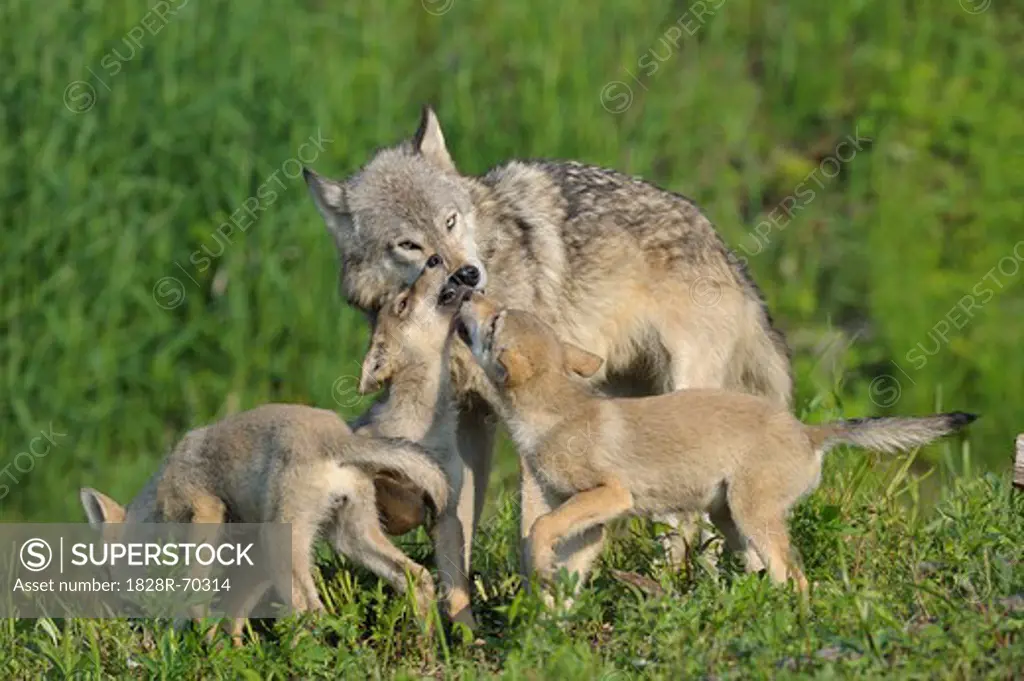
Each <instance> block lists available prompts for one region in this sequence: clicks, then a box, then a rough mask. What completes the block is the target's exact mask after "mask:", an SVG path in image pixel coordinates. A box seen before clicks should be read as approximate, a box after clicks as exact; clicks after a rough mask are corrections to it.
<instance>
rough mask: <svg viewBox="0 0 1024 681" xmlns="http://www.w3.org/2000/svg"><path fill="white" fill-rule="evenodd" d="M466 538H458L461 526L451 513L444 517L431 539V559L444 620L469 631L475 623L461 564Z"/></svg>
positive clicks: (466, 573) (466, 572)
mask: <svg viewBox="0 0 1024 681" xmlns="http://www.w3.org/2000/svg"><path fill="white" fill-rule="evenodd" d="M465 544H466V538H465V536H464V535H463V534H462V523H460V522H459V519H458V517H457V516H456V515H455V514H454V513H452V512H450V511H449V512H446V513H444V514H443V515H442V516H441V518H440V519H439V520H438V523H437V530H436V531H435V539H434V555H435V556H436V561H437V574H438V577H439V579H440V580H441V589H442V593H443V594H444V597H445V600H446V605H447V609H448V616H449V617H451V619H452V620H453V621H455V622H461V623H462V624H465V625H466V626H468V627H469V628H470V629H474V628H476V620H475V619H474V618H473V611H472V610H471V609H470V595H469V594H470V584H469V566H468V565H467V564H466V563H465V556H466V553H465Z"/></svg>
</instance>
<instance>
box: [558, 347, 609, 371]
mask: <svg viewBox="0 0 1024 681" xmlns="http://www.w3.org/2000/svg"><path fill="white" fill-rule="evenodd" d="M562 353H563V355H564V362H565V369H566V371H571V372H572V373H574V374H576V375H577V376H582V377H583V378H590V377H591V376H593V375H594V374H596V373H597V370H598V369H600V368H601V365H602V364H604V359H603V358H601V357H600V356H598V355H595V354H594V353H592V352H588V351H587V350H584V349H583V348H581V347H580V346H578V345H573V344H572V343H562Z"/></svg>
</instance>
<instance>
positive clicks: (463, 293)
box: [437, 278, 473, 307]
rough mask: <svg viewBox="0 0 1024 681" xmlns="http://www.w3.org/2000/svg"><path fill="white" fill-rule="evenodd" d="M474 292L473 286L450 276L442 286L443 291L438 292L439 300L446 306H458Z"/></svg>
mask: <svg viewBox="0 0 1024 681" xmlns="http://www.w3.org/2000/svg"><path fill="white" fill-rule="evenodd" d="M472 293H473V289H472V288H470V287H469V286H466V285H465V284H461V283H459V282H457V281H455V280H454V278H450V279H448V281H446V282H445V284H444V286H442V287H441V292H440V293H438V294H437V302H438V303H439V304H440V305H443V306H445V307H447V306H449V305H455V306H458V305H461V304H462V301H464V300H465V299H466V298H468V297H469V296H470V295H472Z"/></svg>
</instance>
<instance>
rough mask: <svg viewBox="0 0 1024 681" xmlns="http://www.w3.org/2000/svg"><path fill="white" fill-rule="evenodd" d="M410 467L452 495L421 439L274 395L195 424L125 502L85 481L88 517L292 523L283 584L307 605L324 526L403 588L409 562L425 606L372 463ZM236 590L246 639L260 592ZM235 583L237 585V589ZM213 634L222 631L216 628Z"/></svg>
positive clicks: (438, 504)
mask: <svg viewBox="0 0 1024 681" xmlns="http://www.w3.org/2000/svg"><path fill="white" fill-rule="evenodd" d="M383 473H387V474H390V475H393V476H396V477H398V478H408V479H410V480H415V481H416V483H417V484H418V485H419V486H420V487H421V488H422V489H423V490H424V491H425V493H426V495H427V498H428V501H429V503H430V504H432V505H433V506H434V507H435V508H436V510H437V511H438V512H441V511H442V510H443V509H445V508H446V507H447V506H448V498H449V492H448V481H447V479H446V477H445V475H444V472H443V471H442V470H441V469H440V468H438V466H437V465H436V464H435V463H434V462H433V461H432V460H431V458H430V457H429V456H427V455H426V453H425V452H424V451H423V449H422V448H421V447H419V446H418V445H416V444H414V443H411V442H406V441H403V440H394V439H385V438H376V437H369V436H365V435H354V434H352V432H351V431H350V430H349V427H348V426H347V425H346V424H345V422H344V421H342V420H341V418H339V417H338V415H337V414H335V413H334V412H332V411H327V410H325V409H316V408H313V407H307V406H302V405H293V404H267V405H263V406H260V407H256V408H255V409H250V410H249V411H245V412H241V413H239V414H234V415H232V416H228V417H227V418H225V419H223V420H221V421H219V422H217V423H215V424H212V425H209V426H205V427H202V428H197V429H195V430H192V431H190V432H189V433H187V434H186V435H185V436H184V437H183V438H182V440H181V441H180V442H179V443H178V445H177V446H176V447H175V448H174V449H173V450H172V452H171V453H170V455H169V456H168V457H167V460H166V461H165V462H164V463H163V465H162V466H161V468H160V470H159V471H158V472H157V473H156V474H155V475H154V476H153V477H152V478H151V479H150V480H149V482H148V483H147V484H146V486H145V487H144V488H143V490H142V491H141V492H140V493H139V495H138V496H137V497H136V498H135V499H134V500H133V501H132V502H131V503H130V504H129V505H128V507H127V508H124V507H122V506H121V505H120V504H118V503H117V502H115V501H114V500H113V499H111V498H110V497H108V496H106V495H104V494H102V493H100V492H97V491H96V490H94V489H90V488H84V489H82V491H81V500H82V506H83V507H84V508H85V513H86V516H87V517H88V519H89V522H90V524H92V525H93V526H94V527H98V528H101V527H102V525H103V524H104V523H155V522H178V523H188V522H191V523H209V524H220V523H224V522H227V521H228V519H229V518H228V516H229V515H230V520H232V521H235V522H246V523H262V522H274V523H291V528H292V547H291V550H292V556H291V559H292V563H291V570H292V574H291V576H290V580H288V579H287V576H284V577H285V581H284V582H283V583H280V584H275V585H273V586H275V587H276V588H277V589H278V591H279V592H280V593H282V594H291V599H292V601H291V602H292V607H293V608H294V609H295V610H296V611H299V612H303V611H320V610H323V609H324V606H323V604H322V603H321V601H320V597H319V595H318V594H317V590H316V585H315V583H314V581H313V575H312V558H313V556H312V547H313V542H314V540H315V539H316V537H317V535H318V532H319V531H320V530H322V529H326V535H325V536H326V537H327V538H328V540H329V541H330V542H331V544H332V545H333V546H334V548H335V549H336V550H337V551H339V552H340V553H342V554H343V555H345V556H347V557H348V558H350V559H351V560H353V561H354V562H356V563H358V564H360V565H362V566H364V567H365V568H367V569H368V570H370V571H372V572H373V573H375V574H376V575H378V576H379V577H381V578H382V579H384V580H386V581H388V582H389V583H390V584H391V585H392V586H393V587H394V588H395V590H396V591H398V592H399V593H404V592H405V591H406V586H407V582H406V577H405V574H406V572H408V573H410V574H411V575H412V576H413V577H415V578H416V587H415V588H416V594H415V596H416V600H417V605H418V606H419V610H420V614H421V615H422V614H425V613H426V612H427V608H428V607H429V605H430V604H431V603H432V602H433V600H434V585H433V582H432V580H431V577H430V573H429V572H427V570H426V569H424V568H423V567H421V566H420V565H418V564H416V563H415V562H413V561H412V560H411V559H409V558H408V557H407V556H406V555H405V554H404V553H402V552H401V551H400V550H399V549H398V548H397V547H396V546H395V545H394V544H392V543H391V542H390V541H389V540H388V538H387V537H386V536H385V535H384V533H383V532H382V530H381V526H380V521H379V520H378V516H377V506H376V501H375V495H374V482H373V480H374V475H375V474H383ZM269 586H271V585H270V584H269V583H268V584H264V585H260V587H259V588H258V592H255V593H245V594H237V595H238V597H240V598H243V599H244V600H243V601H240V602H235V603H234V606H233V607H232V608H229V609H228V611H229V612H238V613H241V614H240V615H239V617H238V618H236V619H235V620H234V621H233V622H232V627H231V634H232V638H233V640H234V642H235V644H236V645H238V644H240V643H241V633H242V626H243V624H244V617H245V614H247V613H248V612H249V611H250V610H251V608H252V606H253V605H255V603H256V602H258V599H259V597H260V595H262V593H263V592H265V591H266V589H267V588H269ZM235 596H236V594H235V592H234V591H233V592H231V594H230V597H232V598H234V597H235ZM210 633H211V634H212V633H213V631H212V630H211V632H210Z"/></svg>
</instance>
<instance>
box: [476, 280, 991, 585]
mask: <svg viewBox="0 0 1024 681" xmlns="http://www.w3.org/2000/svg"><path fill="white" fill-rule="evenodd" d="M459 323H460V328H459V335H460V337H461V338H462V339H463V340H464V341H465V342H466V343H467V344H468V345H469V346H470V347H471V348H472V352H473V356H474V357H475V358H476V360H477V361H478V362H479V363H480V366H481V367H482V368H483V370H484V372H485V373H486V374H487V376H488V378H489V379H490V381H491V382H492V383H493V384H494V386H495V388H496V389H497V391H498V393H499V394H500V405H501V406H500V408H499V409H500V412H501V413H502V415H503V417H504V419H505V420H506V423H507V424H508V428H509V432H511V434H512V437H513V439H514V440H515V443H516V446H517V448H518V450H519V453H520V456H522V457H523V458H524V459H525V460H526V461H527V462H528V463H529V466H530V468H531V469H532V470H533V471H534V472H535V473H536V475H537V479H538V481H539V482H540V484H541V485H542V486H543V487H544V488H545V490H547V491H549V493H550V494H551V495H553V496H555V497H556V498H557V499H558V500H559V506H558V507H557V508H555V509H554V510H553V511H551V512H550V513H547V514H545V515H542V516H540V517H539V518H537V520H536V521H535V522H534V524H533V527H532V528H530V532H529V555H530V557H531V560H532V564H533V568H534V570H535V571H536V572H537V574H538V576H540V577H541V578H542V579H545V580H546V579H550V578H551V576H552V572H553V570H554V562H555V554H554V547H555V545H556V544H557V543H558V542H560V541H562V540H565V539H568V538H570V537H573V536H576V535H578V534H579V533H581V532H584V531H586V530H588V529H590V528H594V527H600V526H603V525H604V524H606V523H608V522H610V521H611V520H614V519H616V518H619V517H622V516H624V515H627V514H632V515H643V516H653V515H658V514H664V513H680V512H689V511H706V512H707V513H709V515H710V517H711V519H712V522H714V523H715V525H716V526H717V527H718V529H719V530H720V531H721V532H722V534H723V535H724V536H725V538H726V541H727V542H728V543H729V544H730V547H731V548H733V549H734V550H746V545H747V542H750V543H751V544H752V546H753V549H754V550H755V551H756V552H757V554H758V555H759V556H760V558H761V560H762V561H763V562H764V564H765V565H766V566H767V568H768V573H769V575H770V576H771V578H772V579H773V580H774V581H776V582H785V581H786V579H787V577H789V578H792V579H793V580H794V581H795V582H796V584H797V586H798V588H799V589H800V590H801V591H806V589H807V580H806V579H805V578H804V575H803V573H802V572H801V570H800V568H799V566H798V564H797V561H795V560H793V559H792V553H791V551H790V544H789V533H788V531H787V527H786V517H787V514H788V513H789V510H790V508H791V507H792V506H793V504H795V503H796V502H797V500H799V499H800V498H801V497H802V496H803V495H805V494H807V493H809V492H810V491H812V490H813V489H814V488H815V487H817V486H818V483H819V482H820V478H821V463H822V459H823V457H824V455H825V453H826V452H828V451H829V449H831V448H832V447H834V446H836V445H838V444H840V443H848V444H853V445H857V446H859V447H865V448H868V449H874V450H879V451H884V452H894V451H901V450H906V449H910V448H913V447H918V446H921V445H924V444H927V443H929V442H931V441H933V440H935V439H937V438H939V437H942V436H944V435H948V434H950V433H953V432H956V431H958V430H959V429H961V428H962V427H964V426H965V425H967V424H968V423H970V422H972V421H973V420H974V419H975V418H977V417H976V416H975V415H973V414H965V413H962V412H953V413H949V414H937V415H934V416H925V417H918V418H875V419H857V420H851V421H837V422H834V423H826V424H823V425H814V426H811V425H804V424H803V423H801V422H800V421H798V420H797V419H796V418H795V417H793V416H792V415H791V414H790V413H789V411H788V410H787V409H785V408H784V407H782V406H781V405H780V404H779V403H778V402H777V401H774V400H769V399H767V398H765V397H759V396H754V395H748V394H744V393H739V392H729V391H724V390H718V389H687V390H682V391H678V392H672V393H667V394H664V395H658V396H654V397H633V398H618V399H615V398H607V397H603V396H599V395H597V394H595V393H594V392H593V391H592V390H591V389H590V388H588V387H587V386H586V385H584V384H583V382H582V381H580V380H579V379H577V378H574V377H573V376H572V374H576V375H577V376H583V377H586V376H591V375H593V374H594V373H595V372H597V371H598V369H599V368H600V366H601V364H602V360H601V358H600V357H598V356H597V355H594V354H592V353H590V352H587V351H586V350H583V349H581V348H579V347H578V346H576V345H573V344H571V343H564V342H562V341H560V340H559V338H558V336H557V335H556V333H555V331H554V329H552V328H551V327H550V326H549V325H547V324H545V323H544V322H543V321H541V320H540V319H539V318H538V317H536V316H535V315H532V314H530V313H528V312H523V311H518V310H508V309H504V308H500V307H497V306H495V305H494V304H493V303H492V302H491V301H488V300H486V299H485V298H483V297H481V296H474V298H472V299H471V300H469V301H467V302H466V303H465V304H464V307H463V309H462V310H461V311H460V315H459ZM584 437H585V438H586V441H587V445H586V447H574V446H573V442H574V440H577V439H579V438H584Z"/></svg>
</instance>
